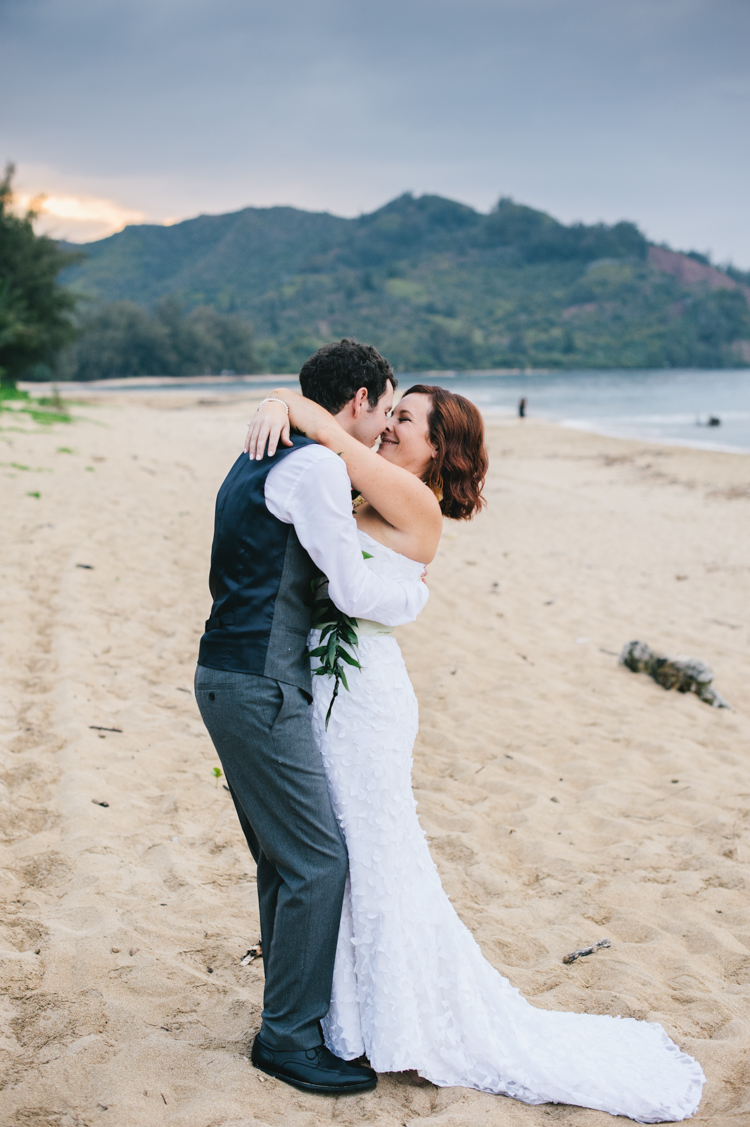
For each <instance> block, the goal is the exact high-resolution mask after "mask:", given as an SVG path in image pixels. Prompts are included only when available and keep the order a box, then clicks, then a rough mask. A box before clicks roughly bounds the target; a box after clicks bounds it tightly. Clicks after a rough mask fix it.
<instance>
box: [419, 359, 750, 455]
mask: <svg viewBox="0 0 750 1127" xmlns="http://www.w3.org/2000/svg"><path fill="white" fill-rule="evenodd" d="M417 379H419V380H420V382H425V383H427V382H434V383H439V384H440V385H441V386H443V387H446V388H449V389H450V390H451V391H456V392H459V393H460V394H461V395H465V396H466V397H467V398H468V399H471V400H472V401H473V402H474V403H476V405H477V406H478V407H479V408H481V410H482V411H483V412H484V413H485V414H486V415H492V414H509V413H515V412H516V411H517V409H518V401H519V400H520V399H521V398H522V397H524V398H525V399H526V402H527V409H526V410H527V416H528V417H530V418H538V419H550V420H554V421H555V422H559V423H562V424H563V425H565V426H569V427H576V428H578V429H579V430H591V431H596V432H597V433H598V434H610V435H614V436H616V437H622V438H637V439H645V440H647V441H649V442H663V443H673V444H677V445H685V446H697V447H703V448H705V449H709V450H733V451H737V452H741V453H750V370H742V371H736V370H734V371H727V370H726V369H724V370H721V371H677V370H671V371H664V370H657V371H621V372H620V371H582V372H555V373H549V374H546V375H541V374H540V375H531V374H530V375H520V376H508V375H497V374H491V373H482V372H463V373H461V374H455V375H454V374H450V375H449V374H448V373H444V372H442V373H440V374H439V375H438V374H435V375H434V376H430V377H427V376H425V375H424V374H422V376H421V377H417V376H414V378H413V380H412V377H411V376H404V377H401V376H399V383H400V385H401V386H402V387H404V388H406V387H408V386H409V383H410V382H415V381H416V380H417ZM710 418H713V419H718V420H719V425H718V426H716V425H714V426H708V425H707V423H708V421H709V419H710Z"/></svg>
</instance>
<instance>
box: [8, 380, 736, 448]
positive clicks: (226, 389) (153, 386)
mask: <svg viewBox="0 0 750 1127" xmlns="http://www.w3.org/2000/svg"><path fill="white" fill-rule="evenodd" d="M723 371H724V370H723ZM726 371H728V370H726ZM731 371H737V372H739V373H741V374H743V373H744V370H742V369H736V370H735V369H732V370H731ZM505 374H506V375H508V376H512V375H513V374H514V373H511V372H507V373H505ZM522 374H523V373H522ZM536 374H537V375H540V376H543V375H549V374H556V373H545V372H538V373H536ZM557 374H562V375H564V374H565V373H557ZM568 374H569V375H572V376H575V377H577V376H580V375H585V374H586V373H582V372H572V373H568ZM595 374H597V375H601V374H602V372H597V373H595ZM609 374H611V375H612V376H613V377H617V376H621V375H622V374H623V373H622V372H621V371H620V370H615V369H613V370H612V372H611V373H609ZM633 374H634V375H636V376H637V375H638V371H636V370H634V372H633ZM649 374H655V375H662V374H663V373H649ZM675 374H678V375H679V374H681V373H679V372H676V373H675ZM744 374H749V375H750V369H749V370H748V371H747V373H744ZM403 375H404V374H403V373H401V374H400V378H402V377H403ZM496 375H497V373H495V372H489V371H488V372H484V373H481V372H479V373H473V372H466V373H454V372H423V373H406V376H408V377H409V378H411V377H412V376H414V378H417V379H419V378H423V379H424V378H436V377H442V378H443V379H444V380H445V381H446V382H448V383H449V382H450V381H451V380H453V379H454V378H459V379H467V378H468V379H473V378H475V377H477V376H484V377H487V378H492V377H495V376H496ZM276 384H283V385H285V386H290V387H294V388H295V389H296V390H298V389H299V384H298V380H297V376H296V375H293V374H288V375H274V374H266V375H252V376H194V377H160V376H137V377H128V378H123V379H114V380H97V381H91V382H83V381H75V382H68V383H61V384H53V383H47V384H33V383H28V382H26V383H23V382H22V383H20V384H19V388H20V389H21V390H23V391H26V392H28V393H29V394H31V395H32V397H48V396H50V395H53V394H54V393H55V392H56V393H57V394H58V395H59V396H60V397H61V398H63V399H67V400H76V399H77V400H78V401H79V402H86V401H87V400H90V401H92V402H99V403H106V402H111V403H114V402H117V401H118V399H120V398H122V399H124V400H133V399H135V400H137V395H138V393H144V392H148V393H150V394H153V395H155V396H157V397H158V398H165V399H175V397H176V398H178V399H183V398H187V400H193V399H195V400H198V401H201V402H203V403H206V402H208V399H207V397H209V396H211V395H218V396H219V397H221V398H226V399H227V400H228V401H230V400H231V401H234V402H238V401H241V400H242V399H244V398H246V397H247V396H253V395H254V394H256V393H257V392H259V391H261V390H265V389H268V388H269V387H273V386H275V385H276ZM402 386H403V385H402ZM524 390H525V389H524ZM620 390H621V389H620ZM467 394H469V397H470V398H472V394H471V391H467ZM616 395H617V389H615V399H616ZM473 398H474V402H476V404H477V406H478V407H479V409H480V410H481V411H482V414H483V415H484V418H485V422H486V423H487V424H488V425H489V424H491V423H492V422H493V421H499V420H507V419H514V418H516V417H517V413H516V408H515V406H514V405H511V404H504V405H502V406H500V405H497V406H494V405H491V404H487V403H486V402H485V403H483V402H482V401H481V399H482V396H479V397H478V399H479V401H478V402H477V397H476V396H474V397H473ZM606 406H607V405H606V401H605V402H603V403H602V404H601V407H602V410H600V411H599V413H598V414H597V413H595V414H592V415H590V416H589V417H586V415H585V414H584V415H581V414H579V413H578V412H579V410H580V407H578V408H577V407H575V406H573V405H572V404H569V405H568V406H567V407H559V408H558V409H557V410H550V409H547V410H545V407H544V404H543V405H542V406H541V407H537V406H535V407H534V408H533V409H532V411H531V412H530V414H529V415H528V416H527V421H528V422H531V421H532V420H533V421H536V422H539V423H542V424H548V425H553V426H561V427H564V428H566V429H576V430H579V431H581V432H583V433H593V434H598V435H600V436H602V437H611V438H620V439H624V440H631V441H636V442H646V443H648V444H650V445H656V446H670V447H687V448H689V449H696V450H708V451H715V452H723V453H728V454H743V455H747V454H750V429H749V427H750V424H748V425H746V426H745V430H744V431H742V429H741V428H740V434H741V437H742V439H743V441H744V443H745V444H742V443H739V444H738V443H737V442H736V441H735V442H733V441H731V438H730V439H729V440H727V441H721V439H720V437H719V433H720V431H721V427H716V428H709V427H707V426H706V424H705V423H703V424H701V423H699V422H698V415H700V414H701V412H695V413H693V412H690V411H686V410H685V409H684V408H683V411H682V412H681V415H679V416H678V415H675V416H672V417H671V425H672V426H677V427H680V428H681V429H682V431H683V432H684V431H685V429H686V428H689V429H690V430H693V429H695V430H696V431H706V430H709V429H710V430H711V439H710V440H708V439H706V440H704V439H703V438H702V437H700V436H696V437H693V436H692V435H690V434H686V433H680V434H676V435H675V434H667V435H664V434H654V433H653V430H654V424H655V423H658V424H660V425H662V426H669V425H670V417H667V416H665V415H664V414H663V413H662V414H661V415H660V414H658V413H657V414H656V415H651V414H649V415H644V416H643V419H642V430H641V433H638V428H637V427H636V428H633V426H632V421H631V420H632V414H631V413H628V414H622V415H621V416H618V415H617V414H611V413H610V412H608V411H607V409H606ZM704 413H705V412H704ZM693 414H695V426H694V428H693V426H692V423H691V421H690V420H691V419H692V417H693ZM721 415H722V416H724V421H727V419H728V420H729V421H728V423H727V425H728V427H729V429H730V432H731V431H732V427H733V426H736V419H738V418H744V417H745V416H747V419H748V420H750V413H749V412H744V413H743V412H740V413H739V415H738V414H737V413H736V412H735V413H733V412H732V411H728V410H722V411H721ZM620 423H621V424H622V425H620ZM735 434H736V431H735ZM735 434H732V437H735Z"/></svg>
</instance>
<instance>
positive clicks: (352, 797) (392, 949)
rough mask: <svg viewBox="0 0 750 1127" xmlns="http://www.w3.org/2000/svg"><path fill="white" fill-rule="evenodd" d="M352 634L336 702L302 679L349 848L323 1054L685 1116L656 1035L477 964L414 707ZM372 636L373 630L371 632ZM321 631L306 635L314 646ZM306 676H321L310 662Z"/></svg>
mask: <svg viewBox="0 0 750 1127" xmlns="http://www.w3.org/2000/svg"><path fill="white" fill-rule="evenodd" d="M359 535H360V538H361V542H362V545H363V547H364V548H365V549H366V550H367V552H369V553H371V555H372V557H373V558H372V559H371V560H369V561H368V564H369V566H371V567H373V568H375V569H376V570H377V571H378V572H379V573H380V574H382V575H389V576H394V577H397V578H415V577H418V576H419V575H420V574H421V571H422V565H421V564H418V563H414V561H413V560H409V559H407V558H406V557H405V556H401V555H399V554H398V553H397V552H394V551H392V550H391V549H390V548H386V547H384V546H383V545H382V544H379V543H378V542H377V541H375V540H373V539H372V538H371V537H370V536H368V535H367V534H366V533H363V532H360V534H359ZM364 629H365V630H367V633H363V632H362V631H360V634H359V647H358V649H359V654H358V656H359V660H360V662H361V665H362V671H361V672H359V671H357V670H356V669H354V668H352V669H350V668H349V667H348V666H347V667H346V671H347V678H348V682H349V689H350V691H349V692H346V691H345V690H344V689H343V688H341V690H340V691H339V694H338V696H337V698H336V701H335V703H334V706H333V711H332V714H331V719H330V722H329V726H328V729H327V730H326V728H325V715H326V711H327V709H328V704H329V702H330V698H331V692H332V680H331V678H329V677H327V676H316V677H313V691H314V703H313V727H314V731H315V737H316V740H317V742H318V744H319V746H320V749H321V752H322V754H323V760H324V763H325V768H326V772H327V775H328V782H329V786H330V790H331V796H332V799H333V805H334V809H335V811H336V816H337V818H338V821H339V825H340V826H341V829H342V831H343V834H344V837H345V839H346V844H347V848H348V850H349V882H348V884H347V889H346V894H345V897H344V908H343V913H342V917H341V928H340V932H339V939H338V947H337V951H336V966H335V971H334V979H333V995H332V1001H331V1008H330V1011H329V1013H328V1015H327V1017H326V1018H325V1020H324V1022H323V1031H324V1034H325V1040H326V1044H327V1045H328V1047H329V1048H330V1049H331V1050H332V1051H333V1052H334V1053H336V1054H337V1055H338V1056H341V1057H344V1058H345V1059H347V1060H352V1059H354V1058H355V1057H359V1056H360V1055H361V1054H363V1053H366V1054H367V1057H368V1058H369V1061H370V1063H371V1065H372V1067H373V1068H375V1069H376V1070H377V1071H378V1072H401V1071H404V1070H406V1069H416V1071H417V1072H418V1073H419V1074H420V1075H421V1076H424V1077H425V1078H426V1079H427V1080H430V1081H432V1083H433V1084H437V1085H440V1086H448V1085H463V1086H465V1087H469V1088H478V1089H480V1090H481V1091H484V1092H495V1093H502V1094H504V1095H507V1096H513V1097H515V1098H516V1099H519V1100H523V1101H525V1102H526V1103H530V1104H541V1103H547V1102H555V1103H565V1104H578V1105H580V1106H582V1107H589V1108H596V1109H598V1110H600V1111H607V1112H610V1113H611V1114H613V1115H625V1116H629V1117H630V1118H631V1119H635V1120H637V1121H638V1122H641V1123H658V1122H663V1121H671V1120H678V1119H685V1118H687V1117H688V1116H691V1115H693V1113H694V1112H695V1110H696V1109H697V1107H698V1104H699V1102H700V1098H701V1089H702V1087H703V1084H704V1081H705V1077H704V1075H703V1071H702V1069H701V1067H700V1065H699V1064H698V1063H697V1061H695V1060H693V1058H692V1057H689V1056H687V1055H686V1054H685V1053H683V1052H682V1051H681V1050H680V1049H679V1048H678V1047H677V1045H675V1044H674V1043H673V1042H672V1041H671V1040H670V1039H669V1037H668V1036H667V1034H666V1033H665V1032H664V1030H663V1029H662V1027H661V1026H660V1025H656V1024H653V1023H649V1022H644V1021H635V1020H633V1019H632V1018H617V1017H608V1016H598V1015H590V1014H577V1013H559V1012H557V1011H554V1010H542V1009H538V1008H537V1007H536V1006H532V1005H531V1004H530V1003H529V1002H527V1001H526V1000H525V999H524V998H523V997H522V996H521V995H520V993H519V992H518V990H517V989H516V988H515V987H513V986H512V985H511V984H510V982H509V981H508V980H507V979H505V978H503V977H502V976H501V975H500V974H499V972H498V971H496V970H495V969H494V967H492V966H491V965H490V964H489V963H488V962H487V961H486V959H484V957H483V956H482V953H481V951H480V949H479V947H478V945H477V943H476V942H475V940H474V938H473V936H472V935H471V932H470V931H469V930H468V928H466V927H465V925H464V924H463V923H462V922H461V920H460V919H459V918H458V916H457V915H456V912H455V910H454V908H453V906H452V904H451V902H450V900H449V899H448V897H447V895H446V894H445V892H444V891H443V888H442V885H441V883H440V877H439V875H438V872H437V869H436V868H435V865H434V863H433V861H432V858H431V856H430V852H429V849H428V846H427V841H426V839H425V836H424V833H423V832H422V829H421V827H420V825H419V821H418V819H417V812H416V802H415V800H414V796H413V794H412V789H411V764H412V758H411V756H412V746H413V743H414V738H415V736H416V734H417V702H416V698H415V696H414V690H413V689H412V686H411V682H410V681H409V677H408V674H407V672H406V667H405V665H404V662H403V658H402V657H401V651H400V650H399V647H398V644H397V642H396V640H395V639H394V638H393V637H390V636H388V634H386V633H383V634H380V635H378V634H377V633H374V632H373V631H374V630H375V629H376V628H375V626H374V624H370V625H369V629H368V627H367V624H366V625H365V628H364ZM383 629H384V628H383ZM318 638H319V633H318V632H317V631H313V632H312V634H311V636H310V648H311V649H312V648H314V646H315V645H317V643H318ZM313 665H314V666H315V665H317V662H316V661H315V659H313Z"/></svg>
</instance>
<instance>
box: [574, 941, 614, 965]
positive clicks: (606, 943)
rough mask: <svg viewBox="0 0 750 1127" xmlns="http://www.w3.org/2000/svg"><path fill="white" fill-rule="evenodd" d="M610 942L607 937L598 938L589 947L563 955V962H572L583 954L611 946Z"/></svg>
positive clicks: (590, 953)
mask: <svg viewBox="0 0 750 1127" xmlns="http://www.w3.org/2000/svg"><path fill="white" fill-rule="evenodd" d="M611 946H612V944H611V943H610V941H609V940H608V939H600V940H599V942H598V943H592V944H591V946H590V947H582V948H581V949H580V951H571V952H570V954H569V955H563V962H564V963H574V962H575V961H576V959H582V958H583V957H584V955H593V954H594V952H595V951H601V949H602V947H611Z"/></svg>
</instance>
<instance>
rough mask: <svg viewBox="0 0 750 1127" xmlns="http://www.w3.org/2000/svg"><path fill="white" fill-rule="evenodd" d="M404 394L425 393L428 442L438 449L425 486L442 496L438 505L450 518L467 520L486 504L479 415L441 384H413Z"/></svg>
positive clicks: (482, 435)
mask: <svg viewBox="0 0 750 1127" xmlns="http://www.w3.org/2000/svg"><path fill="white" fill-rule="evenodd" d="M404 395H405V396H406V395H427V396H429V398H430V399H431V400H432V407H431V408H430V414H429V417H428V426H429V430H430V442H431V444H432V445H433V446H434V447H435V448H436V449H437V457H435V458H434V459H433V460H432V465H431V468H430V472H429V475H428V476H427V477H426V478H425V481H426V483H427V485H429V486H430V488H431V489H434V490H435V491H436V492H437V493H438V495H439V494H440V493H441V492H442V494H443V497H442V500H441V502H440V508H441V509H442V511H443V515H444V516H446V517H450V518H451V519H452V520H470V519H471V517H473V516H474V514H475V513H478V512H479V510H480V509H482V508H483V507H484V505H485V504H486V502H485V499H484V497H483V496H482V489H483V488H484V479H485V478H486V476H487V467H488V464H489V463H488V459H487V451H486V449H485V446H484V422H483V421H482V416H481V414H480V413H479V411H478V410H477V408H476V407H475V406H474V404H473V403H470V402H469V400H468V399H464V397H463V395H455V394H454V393H453V392H452V391H446V389H445V388H444V387H433V386H431V385H429V384H422V383H418V384H414V386H413V387H410V388H409V390H408V391H406V392H404Z"/></svg>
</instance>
